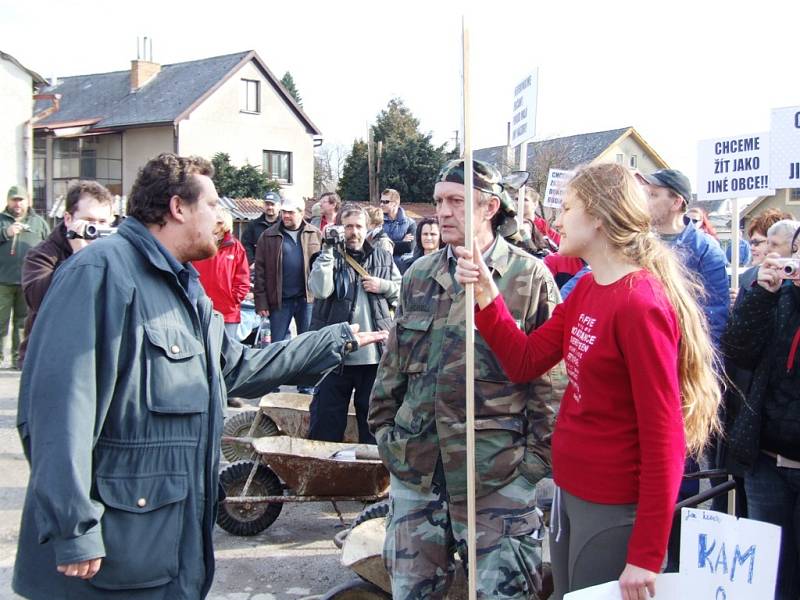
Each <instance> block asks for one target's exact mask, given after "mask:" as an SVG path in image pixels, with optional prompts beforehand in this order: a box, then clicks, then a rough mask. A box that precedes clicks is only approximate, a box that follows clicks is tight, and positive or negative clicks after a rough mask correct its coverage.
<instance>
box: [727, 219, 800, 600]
mask: <svg viewBox="0 0 800 600" xmlns="http://www.w3.org/2000/svg"><path fill="white" fill-rule="evenodd" d="M770 231H771V228H770ZM799 234H800V229H798V228H796V229H795V231H794V233H793V235H792V237H791V238H790V240H791V241H790V248H791V251H792V257H791V258H784V257H781V255H780V254H779V253H777V252H770V253H769V254H767V256H766V257H765V258H764V261H763V262H762V263H761V266H760V267H759V270H758V277H757V280H756V283H755V284H754V285H753V287H751V288H750V289H748V290H746V291H745V292H744V294H743V296H742V297H741V298H740V299H739V301H737V305H736V306H735V307H734V309H733V313H732V315H731V319H730V321H729V323H728V329H727V331H726V332H725V334H724V335H723V337H722V350H723V352H724V353H725V356H726V357H727V358H728V359H730V360H731V361H732V362H733V363H734V364H735V365H736V366H737V367H740V368H744V369H751V370H753V380H752V384H751V386H750V389H749V392H748V394H747V401H746V402H740V403H732V404H731V405H730V406H729V407H728V410H729V411H730V414H729V416H728V421H729V423H730V424H729V425H728V430H727V441H728V463H729V466H730V467H731V468H732V469H733V470H734V472H738V473H742V474H743V475H744V487H745V491H746V495H747V509H748V516H749V517H750V518H751V519H756V520H759V521H766V522H768V523H774V524H775V525H780V526H781V527H782V528H783V533H782V534H781V553H780V561H779V564H778V593H777V595H776V596H775V597H776V598H778V599H779V600H784V599H789V598H791V599H792V600H795V599H796V598H797V597H798V595H800V558H799V556H798V534H800V531H798V523H797V514H798V512H797V511H798V506H800V505H799V504H798V502H800V365H799V364H798V362H800V361H798V352H797V350H798V344H799V343H800V258H799V257H800V247H799V246H800V240H798V238H799V237H800V235H799ZM733 397H734V398H739V396H733Z"/></svg>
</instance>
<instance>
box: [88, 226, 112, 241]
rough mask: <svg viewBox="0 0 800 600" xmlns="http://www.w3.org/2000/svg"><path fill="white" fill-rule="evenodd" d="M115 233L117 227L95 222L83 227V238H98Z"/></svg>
mask: <svg viewBox="0 0 800 600" xmlns="http://www.w3.org/2000/svg"><path fill="white" fill-rule="evenodd" d="M114 233H117V228H116V227H99V226H97V225H95V224H94V223H88V224H87V225H86V227H84V228H83V239H85V240H96V239H97V238H104V237H108V236H110V235H112V234H114Z"/></svg>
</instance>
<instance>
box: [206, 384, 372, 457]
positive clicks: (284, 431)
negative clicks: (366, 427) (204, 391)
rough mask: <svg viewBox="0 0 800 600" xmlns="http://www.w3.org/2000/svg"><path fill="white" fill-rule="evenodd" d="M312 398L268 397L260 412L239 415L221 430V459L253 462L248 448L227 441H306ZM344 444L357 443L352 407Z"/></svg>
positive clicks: (305, 395)
mask: <svg viewBox="0 0 800 600" xmlns="http://www.w3.org/2000/svg"><path fill="white" fill-rule="evenodd" d="M311 399H312V396H310V395H309V394H295V393H290V392H279V393H274V394H267V395H266V396H264V397H263V398H261V401H260V402H259V405H258V410H248V411H243V412H240V413H238V414H236V415H233V416H232V417H230V418H228V419H226V420H225V425H223V428H222V435H223V438H222V455H223V456H224V457H225V458H226V459H227V460H228V461H229V462H236V461H237V460H246V459H249V458H250V453H249V451H248V446H247V445H246V444H245V445H242V444H234V443H232V442H228V441H226V439H228V438H257V437H268V436H274V435H288V436H291V437H295V438H304V437H306V434H307V433H308V424H309V420H310V418H311V415H310V412H309V408H310V406H311ZM343 441H344V442H347V443H354V444H355V443H358V423H357V421H356V413H355V411H354V409H353V407H352V405H351V406H350V409H349V410H348V413H347V427H346V429H345V432H344V439H343Z"/></svg>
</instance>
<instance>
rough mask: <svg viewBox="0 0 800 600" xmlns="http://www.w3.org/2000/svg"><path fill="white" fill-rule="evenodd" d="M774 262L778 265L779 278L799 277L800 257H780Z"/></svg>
mask: <svg viewBox="0 0 800 600" xmlns="http://www.w3.org/2000/svg"><path fill="white" fill-rule="evenodd" d="M775 262H777V263H778V265H779V266H780V270H779V272H780V276H781V279H800V259H798V258H780V259H776V261H775Z"/></svg>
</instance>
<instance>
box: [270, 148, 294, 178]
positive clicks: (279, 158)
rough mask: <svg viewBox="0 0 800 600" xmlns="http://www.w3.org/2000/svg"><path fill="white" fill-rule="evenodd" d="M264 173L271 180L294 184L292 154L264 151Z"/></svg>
mask: <svg viewBox="0 0 800 600" xmlns="http://www.w3.org/2000/svg"><path fill="white" fill-rule="evenodd" d="M264 173H265V174H266V175H267V177H269V178H270V179H275V180H277V181H280V182H282V183H292V153H291V152H279V151H276V150H264Z"/></svg>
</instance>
